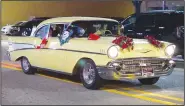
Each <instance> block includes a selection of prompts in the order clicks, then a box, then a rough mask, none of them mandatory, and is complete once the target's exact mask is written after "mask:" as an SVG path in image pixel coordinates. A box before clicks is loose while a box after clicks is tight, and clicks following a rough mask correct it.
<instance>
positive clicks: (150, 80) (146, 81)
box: [138, 77, 159, 85]
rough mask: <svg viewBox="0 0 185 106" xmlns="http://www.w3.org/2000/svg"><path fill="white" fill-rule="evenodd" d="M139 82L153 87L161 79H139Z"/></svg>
mask: <svg viewBox="0 0 185 106" xmlns="http://www.w3.org/2000/svg"><path fill="white" fill-rule="evenodd" d="M138 80H139V82H140V83H142V84H144V85H152V84H155V83H156V82H157V81H158V80H159V77H155V78H145V79H138Z"/></svg>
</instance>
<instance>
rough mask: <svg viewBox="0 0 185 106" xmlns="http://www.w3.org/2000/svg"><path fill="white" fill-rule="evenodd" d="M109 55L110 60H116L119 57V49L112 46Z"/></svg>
mask: <svg viewBox="0 0 185 106" xmlns="http://www.w3.org/2000/svg"><path fill="white" fill-rule="evenodd" d="M107 55H108V57H109V58H116V57H117V56H118V47H116V46H111V47H110V48H109V49H108V51H107Z"/></svg>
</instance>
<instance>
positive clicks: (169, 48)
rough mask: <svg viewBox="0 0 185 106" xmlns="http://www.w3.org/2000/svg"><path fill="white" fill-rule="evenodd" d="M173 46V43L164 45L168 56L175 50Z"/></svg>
mask: <svg viewBox="0 0 185 106" xmlns="http://www.w3.org/2000/svg"><path fill="white" fill-rule="evenodd" d="M175 48H176V46H175V45H169V46H167V47H166V49H165V53H166V54H167V55H168V56H172V55H173V54H174V52H175Z"/></svg>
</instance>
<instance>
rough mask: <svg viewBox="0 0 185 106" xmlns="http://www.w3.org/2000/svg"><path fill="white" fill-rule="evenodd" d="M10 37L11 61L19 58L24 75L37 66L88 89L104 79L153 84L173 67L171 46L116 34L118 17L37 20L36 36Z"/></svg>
mask: <svg viewBox="0 0 185 106" xmlns="http://www.w3.org/2000/svg"><path fill="white" fill-rule="evenodd" d="M8 41H9V50H8V54H9V58H10V60H12V61H21V66H22V70H23V72H24V73H25V74H34V73H35V72H36V69H38V68H41V69H42V68H43V69H46V70H53V71H56V72H62V73H64V74H68V75H71V76H75V77H76V76H78V77H79V78H80V79H81V81H82V83H83V85H84V87H86V88H87V89H99V88H100V87H101V85H103V84H102V83H103V81H104V80H124V79H138V80H139V81H140V82H141V83H142V84H155V83H156V82H157V81H158V80H159V77H160V76H166V75H170V74H171V73H172V71H173V68H174V67H175V62H174V61H173V60H172V59H171V58H172V56H173V53H174V51H175V45H173V44H171V43H168V42H164V41H157V40H155V39H153V40H152V39H149V38H148V39H131V38H128V37H126V36H120V35H119V23H118V21H116V20H113V19H107V18H98V17H58V18H52V19H48V20H45V21H43V22H42V23H40V25H38V27H37V29H36V31H35V33H34V36H32V37H13V36H12V37H11V36H9V37H8ZM150 41H151V42H150ZM154 41H155V42H157V43H156V44H162V45H163V46H160V47H159V46H156V44H154ZM125 42H126V43H125Z"/></svg>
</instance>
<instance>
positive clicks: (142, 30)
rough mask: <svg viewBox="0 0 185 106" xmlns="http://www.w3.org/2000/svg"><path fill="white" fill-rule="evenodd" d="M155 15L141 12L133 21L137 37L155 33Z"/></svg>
mask: <svg viewBox="0 0 185 106" xmlns="http://www.w3.org/2000/svg"><path fill="white" fill-rule="evenodd" d="M155 31H156V28H155V17H154V15H153V14H143V15H141V16H139V17H138V18H137V20H136V23H135V34H136V36H137V38H143V37H144V36H146V35H156V34H155Z"/></svg>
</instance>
